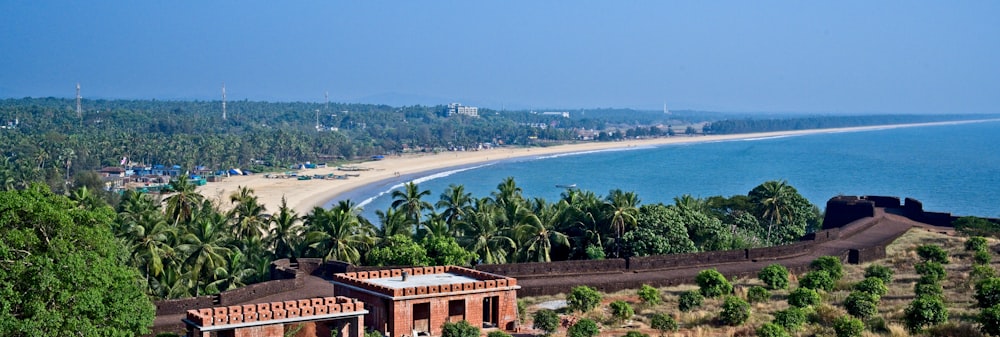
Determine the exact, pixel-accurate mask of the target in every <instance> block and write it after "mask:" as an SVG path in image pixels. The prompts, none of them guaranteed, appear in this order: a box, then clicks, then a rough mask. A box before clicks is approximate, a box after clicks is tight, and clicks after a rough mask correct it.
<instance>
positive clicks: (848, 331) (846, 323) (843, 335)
mask: <svg viewBox="0 0 1000 337" xmlns="http://www.w3.org/2000/svg"><path fill="white" fill-rule="evenodd" d="M833 331H835V332H836V333H837V337H861V333H862V332H864V331H865V324H864V323H863V322H861V320H859V319H857V318H854V317H851V316H847V315H845V316H840V317H838V318H837V319H836V320H835V321H833Z"/></svg>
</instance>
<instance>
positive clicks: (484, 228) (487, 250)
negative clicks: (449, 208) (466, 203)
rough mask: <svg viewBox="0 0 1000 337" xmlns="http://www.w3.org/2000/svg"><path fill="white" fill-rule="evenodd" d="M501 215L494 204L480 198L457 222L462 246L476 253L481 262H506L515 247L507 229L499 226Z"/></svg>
mask: <svg viewBox="0 0 1000 337" xmlns="http://www.w3.org/2000/svg"><path fill="white" fill-rule="evenodd" d="M502 215H503V213H502V212H501V211H500V209H499V208H497V207H496V205H495V204H493V203H491V202H488V200H487V199H480V200H477V201H476V203H475V207H473V208H472V209H471V210H470V211H469V212H468V213H466V217H465V219H464V220H463V221H460V222H459V223H458V227H459V229H460V230H461V232H462V237H461V238H460V242H461V243H463V247H465V249H467V250H468V251H470V252H473V253H476V254H477V255H478V256H479V258H480V261H481V262H483V263H487V264H496V263H507V262H508V257H509V256H511V255H512V254H513V252H514V250H515V249H516V247H517V245H516V244H515V243H514V239H512V238H511V237H510V235H509V234H508V232H509V231H508V230H505V229H502V228H500V224H501V223H502V222H503V221H502V220H501V219H499V218H500V217H501V216H502Z"/></svg>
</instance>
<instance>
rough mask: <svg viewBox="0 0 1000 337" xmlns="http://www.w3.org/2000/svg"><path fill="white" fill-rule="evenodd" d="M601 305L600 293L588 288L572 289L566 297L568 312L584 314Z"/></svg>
mask: <svg viewBox="0 0 1000 337" xmlns="http://www.w3.org/2000/svg"><path fill="white" fill-rule="evenodd" d="M598 304H601V293H599V292H597V290H595V289H594V288H591V287H588V286H578V287H573V290H571V291H570V292H569V295H566V305H567V306H568V307H569V309H570V310H573V311H579V312H583V313H586V312H588V311H590V310H593V309H594V308H596V307H597V305H598Z"/></svg>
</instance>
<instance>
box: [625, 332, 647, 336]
mask: <svg viewBox="0 0 1000 337" xmlns="http://www.w3.org/2000/svg"><path fill="white" fill-rule="evenodd" d="M624 337H649V335H647V334H644V333H642V332H639V331H635V330H630V331H629V332H626V333H625V336H624Z"/></svg>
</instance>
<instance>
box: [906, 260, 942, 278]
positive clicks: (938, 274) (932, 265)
mask: <svg viewBox="0 0 1000 337" xmlns="http://www.w3.org/2000/svg"><path fill="white" fill-rule="evenodd" d="M913 268H914V269H916V270H917V274H920V276H921V278H926V279H927V280H926V281H923V282H930V281H933V282H938V281H941V280H944V279H945V277H947V276H948V272H947V271H945V270H944V266H942V265H941V264H940V263H938V262H935V261H924V262H920V263H917V264H915V265H913Z"/></svg>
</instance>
